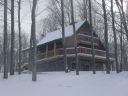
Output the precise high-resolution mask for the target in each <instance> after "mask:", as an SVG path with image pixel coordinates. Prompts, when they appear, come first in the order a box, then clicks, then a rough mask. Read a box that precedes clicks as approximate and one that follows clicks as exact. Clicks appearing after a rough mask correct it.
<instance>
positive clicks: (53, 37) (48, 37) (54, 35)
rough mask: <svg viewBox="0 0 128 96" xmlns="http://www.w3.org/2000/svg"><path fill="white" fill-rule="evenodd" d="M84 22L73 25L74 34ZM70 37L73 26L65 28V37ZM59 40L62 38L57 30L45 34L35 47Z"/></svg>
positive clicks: (60, 32) (60, 31)
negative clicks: (74, 28)
mask: <svg viewBox="0 0 128 96" xmlns="http://www.w3.org/2000/svg"><path fill="white" fill-rule="evenodd" d="M85 22H86V21H82V22H78V23H76V24H75V27H76V32H77V30H78V29H79V28H80V27H81V26H82V25H83V24H84V23H85ZM72 35H73V26H72V25H69V26H67V27H65V37H70V36H72ZM61 38H62V30H61V29H59V30H56V31H53V32H49V33H47V34H46V35H45V36H44V37H43V38H42V40H41V41H39V42H38V43H37V45H42V44H45V43H48V42H51V41H54V40H57V39H61Z"/></svg>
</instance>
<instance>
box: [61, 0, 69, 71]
mask: <svg viewBox="0 0 128 96" xmlns="http://www.w3.org/2000/svg"><path fill="white" fill-rule="evenodd" d="M61 12H62V37H63V50H64V65H65V72H66V73H68V64H67V50H66V46H65V44H66V42H65V26H64V2H63V0H61Z"/></svg>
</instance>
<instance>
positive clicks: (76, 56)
mask: <svg viewBox="0 0 128 96" xmlns="http://www.w3.org/2000/svg"><path fill="white" fill-rule="evenodd" d="M71 18H72V25H73V32H74V49H75V61H76V75H79V64H78V54H77V34H76V28H75V22H74V7H73V0H71Z"/></svg>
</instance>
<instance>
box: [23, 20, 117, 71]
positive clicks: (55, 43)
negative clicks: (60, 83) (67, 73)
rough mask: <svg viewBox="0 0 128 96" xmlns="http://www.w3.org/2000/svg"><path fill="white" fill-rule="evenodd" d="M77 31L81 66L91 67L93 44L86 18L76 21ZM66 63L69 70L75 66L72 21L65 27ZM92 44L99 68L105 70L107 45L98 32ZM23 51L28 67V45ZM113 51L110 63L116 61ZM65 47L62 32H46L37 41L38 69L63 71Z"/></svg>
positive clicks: (98, 69)
mask: <svg viewBox="0 0 128 96" xmlns="http://www.w3.org/2000/svg"><path fill="white" fill-rule="evenodd" d="M75 27H76V34H77V53H78V62H79V68H80V70H81V71H90V70H92V53H91V52H92V48H91V47H92V45H91V32H90V25H89V23H88V22H87V21H82V22H78V23H76V24H75ZM65 38H66V45H65V46H66V50H67V64H68V68H69V70H75V69H76V63H75V49H74V32H73V27H72V25H69V26H67V27H66V28H65ZM93 41H94V42H93V44H94V52H95V64H96V70H97V71H100V70H105V65H106V51H105V50H106V49H105V47H104V45H103V43H102V42H101V40H100V38H99V37H98V35H97V34H96V33H95V32H93ZM22 53H23V66H22V68H23V69H29V64H28V61H29V59H28V56H29V48H28V49H24V50H22ZM114 60H115V59H114V54H112V53H110V63H111V65H113V62H114ZM63 70H65V65H64V50H63V42H62V32H61V29H60V30H56V31H53V32H49V33H47V34H46V35H45V36H44V37H43V38H42V40H40V41H39V42H38V43H37V71H38V72H42V71H63Z"/></svg>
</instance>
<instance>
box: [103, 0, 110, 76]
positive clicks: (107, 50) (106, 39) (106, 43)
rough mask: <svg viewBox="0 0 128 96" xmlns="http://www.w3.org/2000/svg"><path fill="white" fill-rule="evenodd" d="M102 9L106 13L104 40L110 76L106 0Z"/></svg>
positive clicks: (107, 68)
mask: <svg viewBox="0 0 128 96" xmlns="http://www.w3.org/2000/svg"><path fill="white" fill-rule="evenodd" d="M102 7H103V12H104V27H105V29H104V34H105V35H104V38H105V45H106V73H107V74H110V61H109V44H108V23H107V14H106V4H105V0H102Z"/></svg>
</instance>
